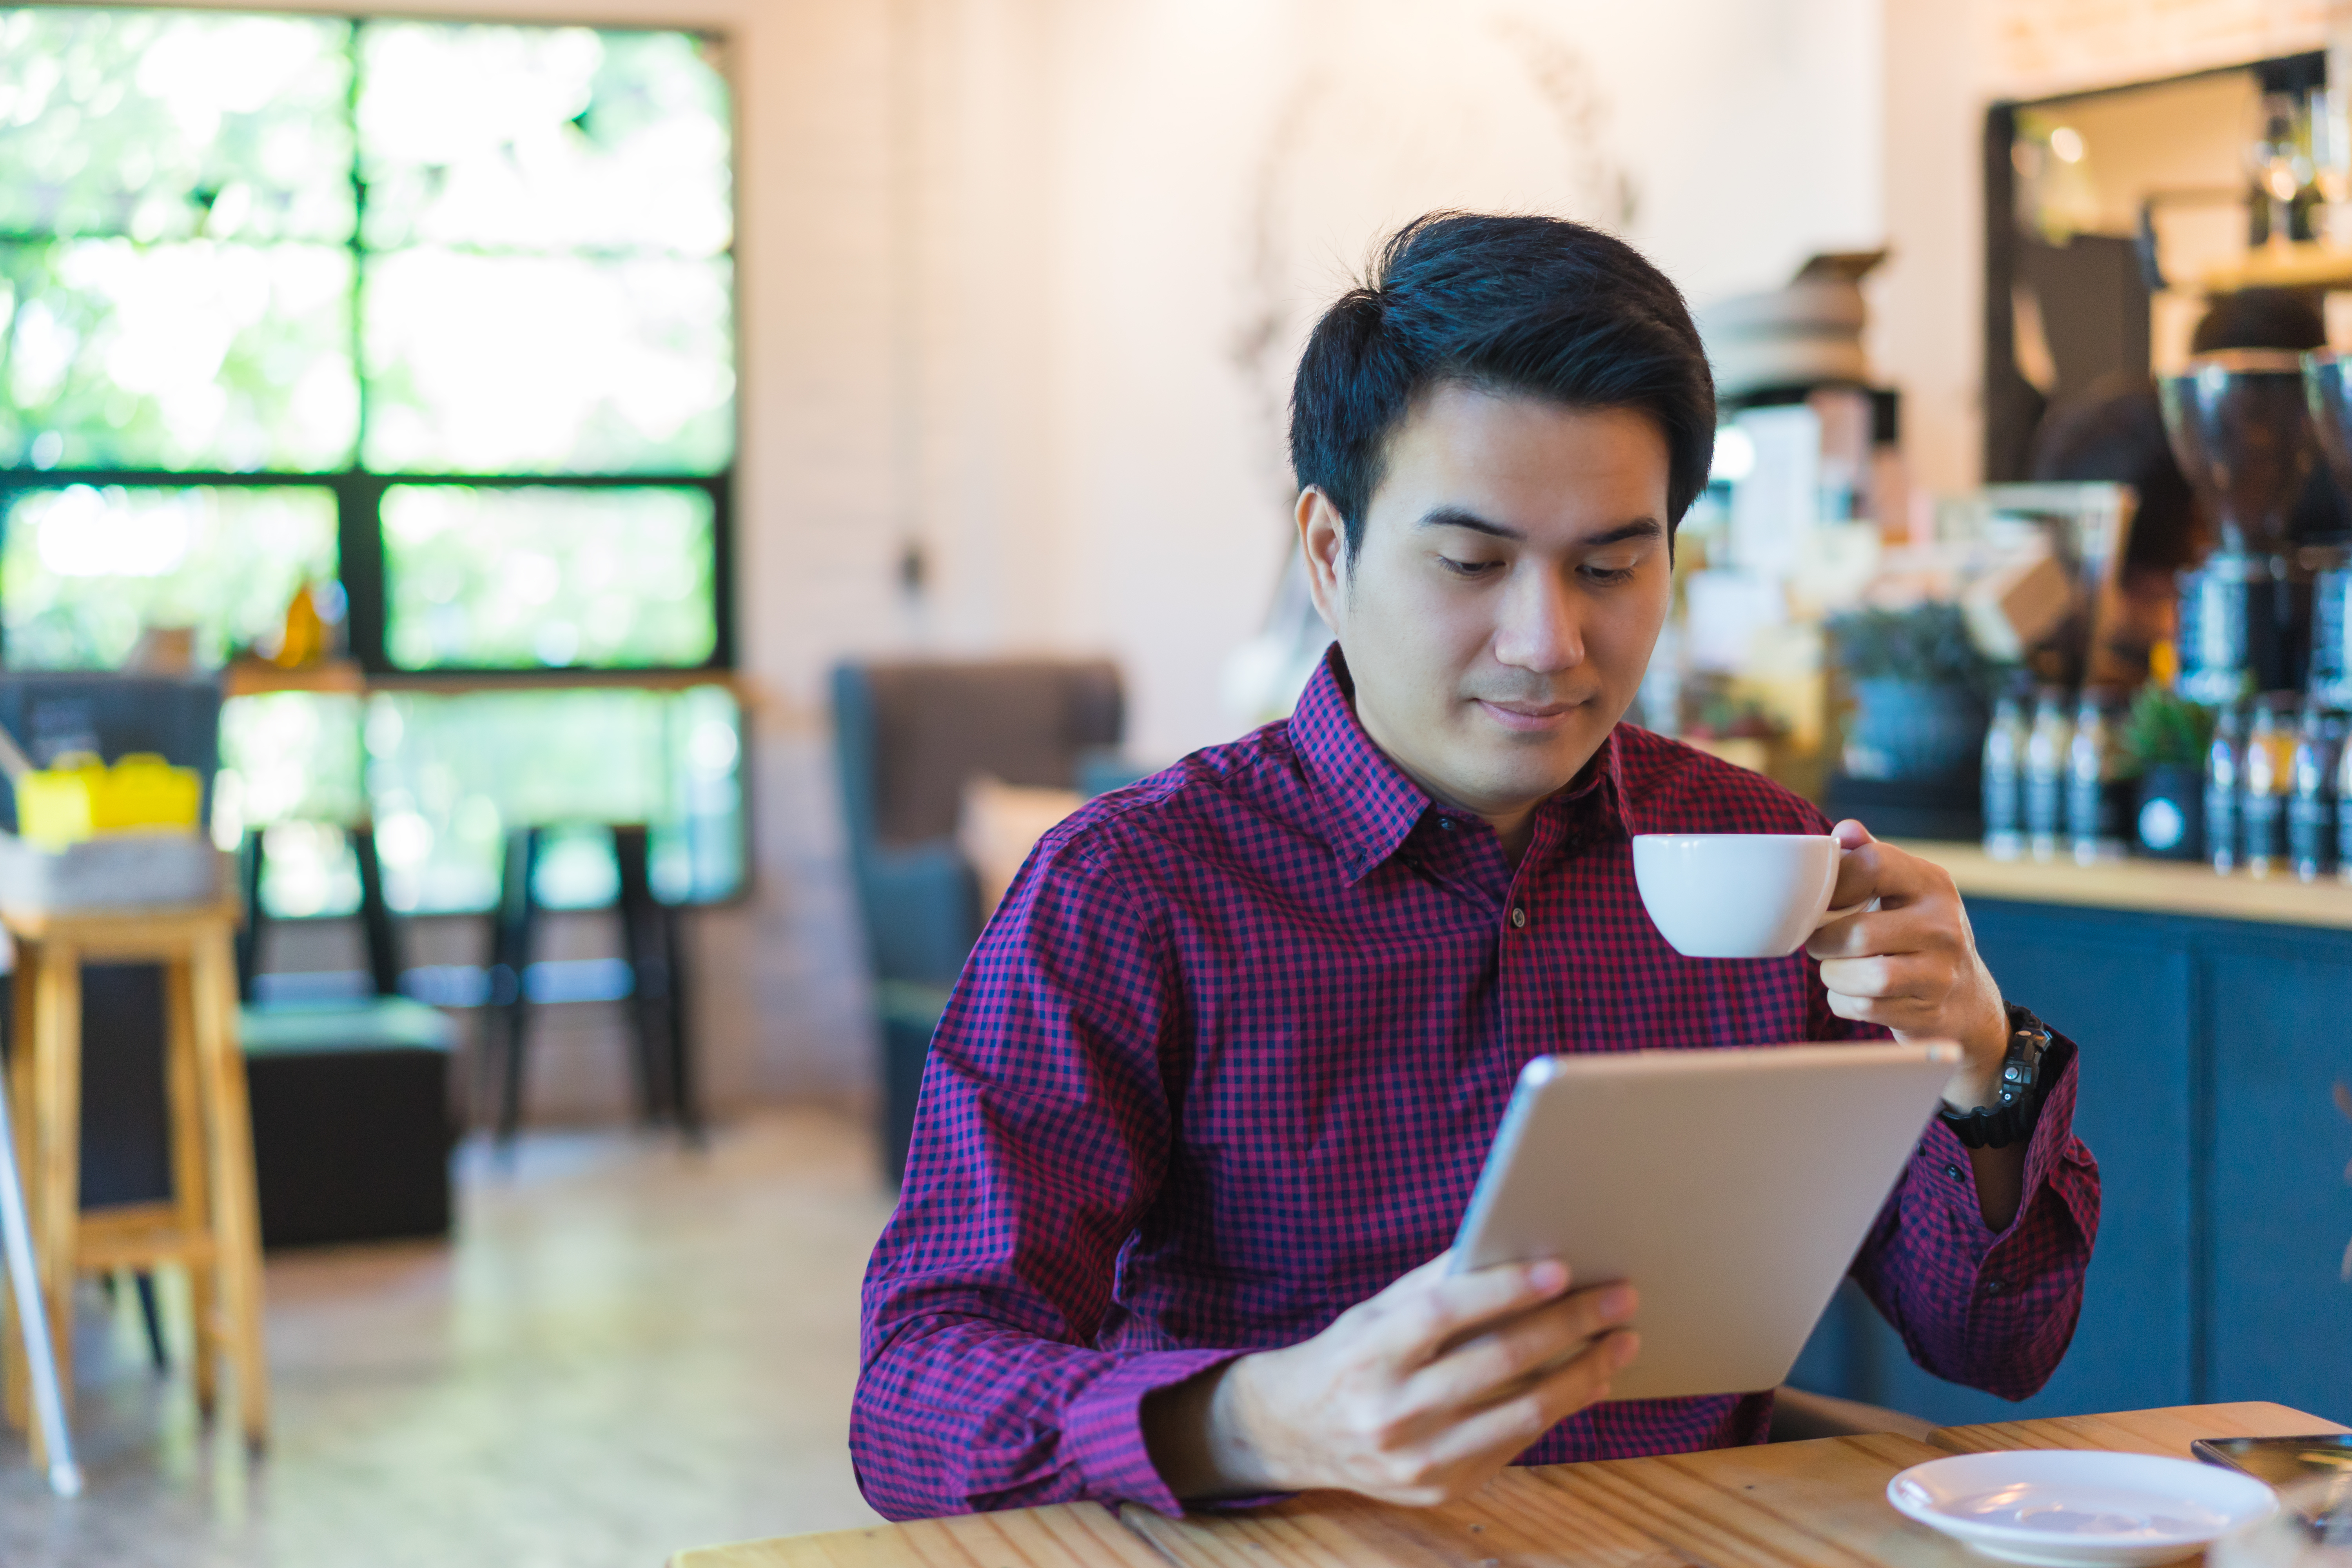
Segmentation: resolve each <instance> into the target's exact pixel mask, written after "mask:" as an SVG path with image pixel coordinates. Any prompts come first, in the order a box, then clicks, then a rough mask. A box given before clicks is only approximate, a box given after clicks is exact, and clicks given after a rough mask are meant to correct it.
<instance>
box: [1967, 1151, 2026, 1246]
mask: <svg viewBox="0 0 2352 1568" xmlns="http://www.w3.org/2000/svg"><path fill="white" fill-rule="evenodd" d="M2028 1146H2029V1145H2028V1144H2027V1142H2025V1141H2024V1140H2023V1139H2020V1140H2019V1141H2018V1142H2014V1143H2011V1145H2010V1146H2009V1147H2008V1148H2006V1149H1971V1150H1969V1167H1970V1169H1971V1170H1972V1171H1973V1173H1975V1176H1976V1184H1977V1210H1978V1212H1979V1214H1981V1215H1984V1222H1985V1228H1986V1229H1987V1230H1990V1231H1992V1232H1994V1233H1995V1234H1999V1233H2000V1232H2001V1231H2004V1230H2007V1229H2008V1228H2009V1227H2010V1224H2011V1222H2012V1221H2013V1220H2015V1219H2016V1218H2017V1210H2018V1206H2019V1205H2021V1204H2022V1203H2024V1201H2025V1151H2026V1149H2027V1148H2028Z"/></svg>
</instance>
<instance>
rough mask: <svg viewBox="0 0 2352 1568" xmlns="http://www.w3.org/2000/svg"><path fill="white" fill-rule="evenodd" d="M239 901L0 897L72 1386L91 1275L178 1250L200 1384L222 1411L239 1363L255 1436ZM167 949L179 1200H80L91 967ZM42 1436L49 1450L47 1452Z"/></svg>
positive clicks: (49, 1290) (44, 1226)
mask: <svg viewBox="0 0 2352 1568" xmlns="http://www.w3.org/2000/svg"><path fill="white" fill-rule="evenodd" d="M236 924H237V908H236V905H235V904H234V903H222V904H217V905H211V906H206V907H203V908H194V909H154V910H106V911H102V912H101V911H96V910H77V911H60V912H37V911H30V910H0V926H5V928H6V930H7V932H8V934H9V935H10V936H12V937H14V938H15V939H16V1035H15V1040H14V1051H13V1054H12V1057H11V1060H10V1064H9V1066H10V1074H9V1076H10V1089H11V1091H12V1092H13V1094H14V1096H15V1099H16V1110H17V1123H16V1124H17V1128H18V1137H19V1139H20V1141H21V1143H20V1148H19V1152H18V1158H19V1160H20V1161H21V1163H22V1164H23V1166H24V1171H25V1187H26V1195H27V1197H28V1199H29V1201H30V1204H31V1207H32V1214H33V1240H34V1246H35V1247H36V1248H37V1252H38V1254H39V1259H40V1270H41V1283H42V1288H43V1293H44V1295H45V1296H46V1297H47V1301H48V1309H49V1321H50V1327H51V1331H52V1333H53V1335H54V1337H55V1339H56V1342H57V1347H58V1350H57V1353H58V1371H59V1374H60V1376H61V1378H62V1379H63V1381H64V1383H65V1385H66V1387H67V1388H68V1390H70V1389H71V1388H72V1386H73V1351H72V1347H73V1338H72V1330H73V1310H72V1306H73V1284H74V1279H75V1278H76V1276H77V1275H79V1274H86V1273H98V1272H101V1271H104V1270H107V1269H113V1268H137V1269H142V1270H143V1269H150V1268H156V1267H158V1266H160V1265H164V1264H178V1265H181V1266H183V1267H184V1268H186V1269H187V1271H188V1283H189V1295H190V1297H191V1299H192V1300H193V1302H194V1308H195V1312H194V1316H195V1326H196V1334H195V1366H194V1373H195V1384H196V1398H197V1402H198V1404H199V1405H201V1407H202V1408H203V1409H204V1410H205V1412H206V1413H207V1414H209V1413H210V1411H211V1409H212V1407H213V1397H214V1394H215V1387H216V1384H217V1377H216V1371H217V1368H218V1365H219V1364H220V1363H221V1362H224V1361H225V1362H226V1363H227V1365H228V1366H229V1368H230V1369H231V1370H232V1372H233V1373H234V1374H235V1376H236V1394H237V1407H238V1409H239V1411H240V1413H241V1414H242V1415H243V1417H244V1427H245V1436H246V1440H247V1442H248V1443H249V1444H250V1445H252V1446H253V1447H255V1448H257V1449H258V1448H259V1447H261V1444H262V1441H263V1438H264V1436H265V1435H266V1434H267V1432H268V1426H269V1373H268V1367H267V1365H266V1364H265V1363H264V1362H263V1359H262V1345H261V1247H260V1221H259V1218H258V1215H257V1206H256V1203H255V1198H254V1186H253V1133H252V1128H251V1122H250V1118H249V1113H248V1110H247V1100H246V1088H245V1061H244V1058H243V1057H242V1056H241V1055H240V1054H239V1052H238V1049H237V1038H236V959H235V956H234V952H235V941H236ZM107 961H111V962H116V963H160V964H162V965H163V974H164V1007H163V1013H164V1046H163V1062H164V1080H165V1081H164V1089H165V1094H166V1097H167V1099H168V1100H169V1101H170V1106H171V1126H172V1198H171V1201H170V1202H168V1203H156V1204H131V1205H122V1206H120V1207H115V1208H107V1209H94V1210H92V1211H90V1212H89V1213H88V1214H84V1213H82V1212H81V1202H80V1199H81V1194H80V1191H79V1187H80V1175H81V1147H80V1144H81V1136H80V1135H81V966H82V965H83V964H84V963H89V962H107ZM16 1343H17V1341H16V1338H14V1337H12V1338H11V1339H10V1341H9V1345H10V1351H9V1355H8V1362H7V1412H8V1417H9V1419H10V1420H11V1421H12V1422H14V1423H16V1425H18V1426H24V1425H25V1424H26V1414H25V1411H26V1376H25V1368H24V1366H23V1352H21V1351H19V1350H17V1349H16V1348H15V1347H16ZM37 1445H38V1439H37V1436H36V1452H37V1453H38V1447H37Z"/></svg>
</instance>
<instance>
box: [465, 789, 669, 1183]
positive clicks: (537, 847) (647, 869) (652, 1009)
mask: <svg viewBox="0 0 2352 1568" xmlns="http://www.w3.org/2000/svg"><path fill="white" fill-rule="evenodd" d="M546 841H547V835H546V830H545V829H543V828H540V827H519V828H516V829H515V830H514V831H513V832H511V833H509V835H508V836H507V845H506V858H505V860H504V862H503V865H502V867H501V868H500V872H499V903H498V908H497V910H494V911H493V912H492V914H491V917H490V963H489V978H490V996H489V1001H488V1005H487V1006H486V1007H485V1008H484V1010H483V1018H482V1064H481V1065H482V1084H483V1089H484V1095H483V1103H484V1104H486V1105H494V1106H496V1108H497V1109H496V1111H495V1116H494V1122H493V1124H494V1126H495V1127H496V1129H497V1131H498V1140H499V1143H500V1144H502V1145H503V1144H506V1143H509V1142H512V1141H513V1139H514V1135H515V1131H516V1129H517V1128H519V1127H520V1125H521V1122H522V1093H523V1081H524V1077H525V1074H524V1070H523V1069H524V1055H525V1049H526V1047H527V1046H528V1045H529V1043H530V1016H531V1010H532V1006H533V1004H532V1001H531V996H530V964H531V954H532V951H533V949H534V948H535V947H536V945H537V942H538V935H539V921H540V917H541V912H542V911H541V905H540V902H539V899H538V896H537V894H536V892H535V891H534V890H533V887H532V879H533V877H534V876H535V874H536V873H537V871H538V869H539V861H540V854H541V849H542V847H544V846H545V844H546ZM652 843H653V836H652V834H651V833H650V832H648V831H647V830H646V826H645V824H643V823H622V824H619V825H618V826H614V828H613V858H614V864H615V867H616V868H617V869H618V871H619V873H620V892H619V896H618V897H617V898H616V899H615V900H614V909H615V910H616V911H617V912H618V913H619V915H620V917H621V955H622V961H623V962H624V963H625V964H626V965H627V966H628V971H629V1015H630V1040H631V1043H632V1044H633V1046H634V1047H635V1050H634V1052H633V1054H632V1058H631V1062H632V1066H633V1067H634V1068H635V1078H636V1089H637V1113H638V1119H639V1120H640V1121H643V1122H644V1123H645V1124H646V1125H647V1126H656V1125H659V1124H661V1123H663V1122H667V1123H670V1124H672V1125H674V1126H676V1127H677V1129H678V1130H679V1131H681V1132H683V1133H685V1134H686V1136H687V1138H688V1140H689V1141H690V1142H700V1141H701V1138H702V1112H701V1110H700V1107H699V1105H698V1100H697V1097H696V1093H695V1083H694V1071H693V1058H694V1050H693V1040H692V1038H691V1037H690V1036H689V1035H688V1030H687V1016H686V984H687V982H686V943H685V941H684V933H683V930H682V924H683V922H682V921H680V919H679V916H678V910H677V905H675V904H668V903H664V902H663V901H662V900H659V899H657V898H656V897H655V896H654V889H653V875H652V861H653V855H652Z"/></svg>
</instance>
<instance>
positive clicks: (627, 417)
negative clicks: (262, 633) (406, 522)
mask: <svg viewBox="0 0 2352 1568" xmlns="http://www.w3.org/2000/svg"><path fill="white" fill-rule="evenodd" d="M730 279H731V272H730V265H729V263H727V262H726V261H724V260H717V261H676V260H643V259H640V260H625V261H607V260H594V259H590V258H572V257H517V256H473V255H466V254H461V253H459V252H457V251H451V250H439V249H420V250H404V251H400V252H397V253H395V254H394V255H391V256H385V257H378V258H371V259H370V260H369V262H368V263H367V269H366V274H365V286H366V301H365V304H364V307H363V309H364V311H365V316H366V321H367V350H366V353H367V371H368V374H369V376H370V377H371V381H370V386H369V404H368V425H367V436H366V450H365V453H364V456H365V458H366V461H367V465H368V467H370V468H376V469H379V470H382V471H387V472H399V471H402V470H407V471H412V472H422V473H477V474H487V473H660V472H667V473H688V474H703V473H715V472H717V471H718V470H719V469H720V468H724V467H725V466H726V464H727V462H728V460H729V458H730V457H731V456H732V455H733V453H734V447H735V424H734V421H735V401H734V400H735V374H734V353H733V347H734V345H733V339H732V335H731V334H732V332H733V326H732V324H731V316H732V308H731V301H730V298H729V290H730V288H731V286H732V285H731V281H730Z"/></svg>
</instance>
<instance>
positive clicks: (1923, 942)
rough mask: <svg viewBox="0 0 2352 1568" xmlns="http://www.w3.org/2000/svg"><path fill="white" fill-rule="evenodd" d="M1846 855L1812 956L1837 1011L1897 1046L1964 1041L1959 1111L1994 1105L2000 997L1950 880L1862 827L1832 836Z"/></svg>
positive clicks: (2003, 1047)
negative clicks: (1884, 1033)
mask: <svg viewBox="0 0 2352 1568" xmlns="http://www.w3.org/2000/svg"><path fill="white" fill-rule="evenodd" d="M1831 831H1832V832H1833V833H1834V834H1835V835H1836V836H1837V841H1838V843H1839V844H1840V845H1842V846H1843V847H1844V848H1845V850H1846V854H1845V857H1844V858H1843V862H1842V863H1841V865H1840V866H1839V868H1838V879H1837V891H1836V893H1835V895H1834V896H1832V898H1831V900H1830V908H1831V909H1832V910H1853V913H1850V914H1845V915H1843V916H1841V917H1839V918H1836V919H1832V920H1830V921H1826V922H1824V923H1823V924H1822V928H1821V929H1820V930H1819V931H1815V932H1813V934H1812V938H1811V940H1810V941H1809V942H1806V943H1805V951H1806V952H1810V953H1811V954H1812V955H1813V956H1814V957H1815V958H1817V959H1819V960H1821V964H1822V985H1823V986H1825V987H1827V988H1828V991H1829V994H1830V1011H1832V1012H1833V1013H1835V1014H1836V1015H1837V1016H1839V1017H1841V1018H1853V1019H1856V1020H1859V1021H1861V1022H1864V1023H1871V1024H1883V1025H1885V1026H1886V1027H1888V1028H1890V1029H1892V1030H1894V1031H1895V1038H1896V1039H1898V1040H1927V1039H1942V1040H1957V1041H1958V1042H1959V1045H1960V1048H1961V1049H1962V1050H1963V1051H1965V1052H1966V1053H1967V1060H1966V1061H1965V1062H1964V1063H1963V1064H1962V1066H1961V1068H1960V1070H1959V1071H1958V1072H1957V1073H1955V1074H1954V1075H1953V1076H1952V1080H1951V1082H1949V1083H1948V1084H1947V1085H1945V1087H1944V1100H1945V1102H1946V1103H1947V1104H1948V1105H1950V1106H1951V1107H1952V1109H1954V1110H1974V1109H1975V1108H1977V1107H1978V1106H1981V1105H1990V1104H1992V1103H1993V1100H1994V1097H1995V1093H1996V1091H1997V1089H1998V1088H1999V1085H2000V1066H2001V1058H2002V1057H2003V1055H2004V1054H2006V1052H2007V1050H2008V1048H2009V1015H2008V1012H2007V1010H2006V1009H2005V1008H2004V1007H2003V1006H2002V1005H2001V1000H2000V987H1999V986H1997V985H1995V984H1993V980H1992V975H1991V973H1990V972H1989V971H1988V970H1987V969H1986V968H1985V966H1984V960H1983V959H1981V958H1979V957H1978V956H1977V942H1976V936H1975V933H1974V932H1972V931H1969V916H1968V910H1966V909H1965V908H1963V907H1962V905H1961V903H1960V892H1959V889H1958V888H1956V887H1954V886H1953V885H1952V877H1951V873H1950V872H1948V871H1947V870H1945V869H1944V868H1942V867H1941V866H1938V865H1937V864H1936V863H1935V862H1934V861H1932V860H1923V859H1921V858H1919V857H1918V856H1916V855H1911V854H1906V852H1904V851H1903V850H1900V849H1897V848H1896V847H1895V846H1893V845H1892V844H1881V843H1880V842H1878V841H1877V840H1876V839H1874V838H1873V837H1871V836H1870V830H1869V829H1868V828H1866V827H1864V826H1863V825H1862V824H1861V823H1859V822H1854V821H1851V820H1849V821H1845V822H1841V823H1839V824H1838V825H1837V826H1836V827H1834V828H1833V829H1832V830H1831Z"/></svg>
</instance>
